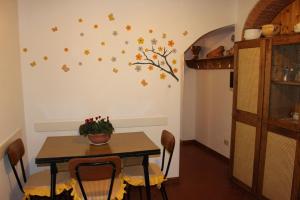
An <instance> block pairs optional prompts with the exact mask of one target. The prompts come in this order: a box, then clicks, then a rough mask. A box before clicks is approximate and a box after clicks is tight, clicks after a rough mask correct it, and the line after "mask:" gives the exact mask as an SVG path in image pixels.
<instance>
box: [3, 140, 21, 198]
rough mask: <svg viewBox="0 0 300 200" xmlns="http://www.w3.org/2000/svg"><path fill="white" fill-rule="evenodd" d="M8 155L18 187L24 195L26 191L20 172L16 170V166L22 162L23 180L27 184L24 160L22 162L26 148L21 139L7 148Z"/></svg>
mask: <svg viewBox="0 0 300 200" xmlns="http://www.w3.org/2000/svg"><path fill="white" fill-rule="evenodd" d="M6 153H7V156H8V160H9V163H10V165H11V167H12V169H13V172H14V175H15V177H16V179H17V183H18V186H19V188H20V190H21V191H22V192H23V193H24V190H23V187H22V184H21V181H20V178H19V175H18V172H17V170H16V165H17V164H18V163H19V161H20V163H21V169H22V175H23V180H24V182H26V174H25V170H24V164H23V160H22V157H23V156H24V154H25V148H24V144H23V142H22V140H21V139H20V138H18V139H16V140H15V141H13V142H12V143H11V144H10V145H9V146H8V147H7V150H6Z"/></svg>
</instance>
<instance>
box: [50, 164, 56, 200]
mask: <svg viewBox="0 0 300 200" xmlns="http://www.w3.org/2000/svg"><path fill="white" fill-rule="evenodd" d="M50 172H51V200H55V195H56V194H55V191H56V174H57V167H56V163H51V164H50Z"/></svg>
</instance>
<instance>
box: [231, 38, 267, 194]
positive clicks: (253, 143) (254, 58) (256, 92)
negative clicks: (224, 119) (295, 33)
mask: <svg viewBox="0 0 300 200" xmlns="http://www.w3.org/2000/svg"><path fill="white" fill-rule="evenodd" d="M264 59H265V40H253V41H243V42H239V43H236V45H235V79H234V99H233V120H232V136H231V137H232V140H231V144H232V145H231V168H232V171H231V172H232V177H233V180H234V181H235V182H236V183H238V184H239V185H240V186H242V187H244V188H245V189H247V190H248V191H251V192H256V187H257V180H258V178H257V176H258V175H257V173H258V170H257V168H258V166H259V145H260V136H261V124H262V122H261V119H262V102H263V82H264Z"/></svg>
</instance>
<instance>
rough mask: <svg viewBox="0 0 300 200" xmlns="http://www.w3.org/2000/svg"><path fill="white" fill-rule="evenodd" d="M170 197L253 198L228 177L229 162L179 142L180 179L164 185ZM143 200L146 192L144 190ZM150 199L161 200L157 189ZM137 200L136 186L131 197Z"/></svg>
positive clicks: (186, 199)
mask: <svg viewBox="0 0 300 200" xmlns="http://www.w3.org/2000/svg"><path fill="white" fill-rule="evenodd" d="M166 190H167V193H168V197H169V199H170V200H202V199H203V200H226V199H228V200H229V199H230V200H254V199H255V198H253V197H251V196H250V195H249V194H248V193H247V192H244V191H243V190H242V189H240V188H239V187H237V186H235V185H234V184H232V183H231V182H230V180H229V166H228V163H227V162H225V161H224V160H222V159H220V158H219V157H217V156H215V155H214V154H212V153H211V152H208V151H206V150H204V149H203V148H201V147H199V146H198V145H195V144H190V143H189V144H181V152H180V181H179V182H178V183H175V182H174V183H173V182H172V183H171V184H168V185H166ZM143 194H144V195H143V196H144V197H143V199H146V198H145V191H143ZM152 198H153V199H154V200H160V199H162V198H161V195H160V192H159V190H158V189H157V188H152ZM137 199H139V193H138V190H137V189H133V190H132V192H131V200H137Z"/></svg>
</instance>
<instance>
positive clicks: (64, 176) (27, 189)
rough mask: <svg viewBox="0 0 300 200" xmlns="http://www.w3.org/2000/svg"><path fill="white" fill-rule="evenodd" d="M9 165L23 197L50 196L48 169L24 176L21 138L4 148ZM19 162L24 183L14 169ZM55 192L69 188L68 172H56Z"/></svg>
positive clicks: (23, 151)
mask: <svg viewBox="0 0 300 200" xmlns="http://www.w3.org/2000/svg"><path fill="white" fill-rule="evenodd" d="M6 153H7V156H8V159H9V162H10V165H11V167H12V170H13V173H14V175H15V177H16V180H17V183H18V186H19V188H20V190H21V191H22V192H23V193H24V195H25V199H32V198H33V197H46V196H48V197H50V182H51V181H50V171H49V170H44V171H41V172H38V173H35V174H32V175H31V176H29V177H28V179H27V178H26V174H25V169H24V164H23V159H22V157H23V156H24V154H25V148H24V144H23V142H22V140H21V139H20V138H19V139H17V140H15V141H14V142H12V143H11V144H10V145H9V146H8V148H7V150H6ZM19 162H20V165H21V171H22V176H23V181H24V184H23V185H22V182H21V180H20V178H19V174H18V171H17V169H16V167H17V164H18V163H19ZM56 183H57V185H56V192H57V194H60V193H62V192H66V191H67V190H71V189H72V187H71V184H70V175H69V173H58V174H57V179H56Z"/></svg>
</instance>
